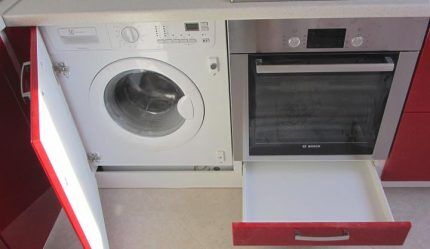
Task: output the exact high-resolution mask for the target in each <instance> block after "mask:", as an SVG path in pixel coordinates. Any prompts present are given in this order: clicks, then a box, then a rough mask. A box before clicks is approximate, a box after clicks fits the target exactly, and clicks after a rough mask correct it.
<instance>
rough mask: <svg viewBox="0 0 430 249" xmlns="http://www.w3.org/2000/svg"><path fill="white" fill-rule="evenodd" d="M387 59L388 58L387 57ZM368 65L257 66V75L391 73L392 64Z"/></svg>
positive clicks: (388, 62) (388, 60) (388, 61)
mask: <svg viewBox="0 0 430 249" xmlns="http://www.w3.org/2000/svg"><path fill="white" fill-rule="evenodd" d="M388 58H389V57H388ZM390 60H391V58H389V59H387V62H386V63H369V64H313V65H257V73H259V74H265V73H337V72H338V73H344V72H392V71H393V70H394V62H393V60H391V62H390Z"/></svg>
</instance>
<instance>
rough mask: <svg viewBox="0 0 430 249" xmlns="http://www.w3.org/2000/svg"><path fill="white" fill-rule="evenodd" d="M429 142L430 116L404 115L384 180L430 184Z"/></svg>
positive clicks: (424, 114) (420, 114)
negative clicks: (426, 182)
mask: <svg viewBox="0 0 430 249" xmlns="http://www.w3.org/2000/svg"><path fill="white" fill-rule="evenodd" d="M429 93H430V92H429ZM429 141H430V113H404V114H403V118H402V120H401V122H400V125H399V128H398V130H397V135H396V140H395V142H394V144H393V146H392V149H391V153H390V157H389V158H388V160H387V162H386V164H385V167H384V170H383V173H382V180H384V181H430V143H429Z"/></svg>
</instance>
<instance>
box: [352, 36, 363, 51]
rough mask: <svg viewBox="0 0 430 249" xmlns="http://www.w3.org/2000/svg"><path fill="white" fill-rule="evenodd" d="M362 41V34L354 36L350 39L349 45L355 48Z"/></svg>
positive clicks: (359, 45)
mask: <svg viewBox="0 0 430 249" xmlns="http://www.w3.org/2000/svg"><path fill="white" fill-rule="evenodd" d="M363 42H364V38H363V36H356V37H354V38H352V39H351V45H352V46H353V47H356V48H358V47H361V45H363Z"/></svg>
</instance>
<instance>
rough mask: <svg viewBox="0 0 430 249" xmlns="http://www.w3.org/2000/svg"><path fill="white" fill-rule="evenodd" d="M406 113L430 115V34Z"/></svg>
mask: <svg viewBox="0 0 430 249" xmlns="http://www.w3.org/2000/svg"><path fill="white" fill-rule="evenodd" d="M404 111H405V112H428V113H430V32H429V33H427V37H426V39H425V41H424V46H423V49H422V51H421V55H420V58H419V61H418V64H417V68H416V71H415V75H414V78H413V80H412V85H411V89H410V90H409V95H408V100H407V102H406V106H405V110H404Z"/></svg>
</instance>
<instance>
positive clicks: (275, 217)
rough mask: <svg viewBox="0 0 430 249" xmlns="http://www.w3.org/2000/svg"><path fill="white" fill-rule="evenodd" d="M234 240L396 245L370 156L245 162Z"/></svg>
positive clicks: (399, 233)
mask: <svg viewBox="0 0 430 249" xmlns="http://www.w3.org/2000/svg"><path fill="white" fill-rule="evenodd" d="M243 177H244V180H243V222H236V223H233V243H234V245H401V244H403V242H404V241H405V239H406V237H407V234H408V232H409V230H410V227H411V223H410V222H395V221H394V219H393V215H392V213H391V210H390V207H389V205H388V202H387V199H386V197H385V194H384V191H383V189H382V185H381V182H380V180H379V177H378V175H377V173H376V170H375V169H374V166H373V164H372V162H371V161H324V162H322V161H318V162H315V161H313V162H311V161H306V162H305V161H302V162H297V161H288V162H249V163H245V165H244V176H243Z"/></svg>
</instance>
